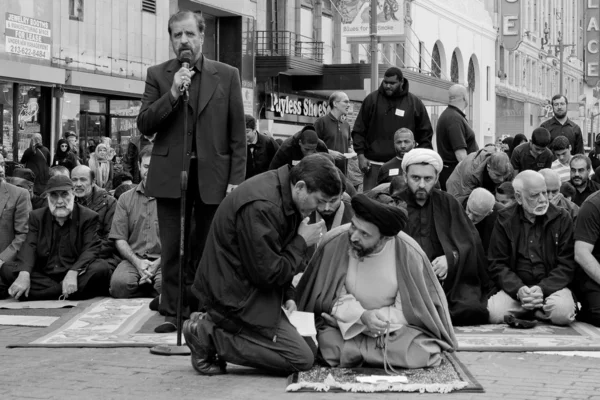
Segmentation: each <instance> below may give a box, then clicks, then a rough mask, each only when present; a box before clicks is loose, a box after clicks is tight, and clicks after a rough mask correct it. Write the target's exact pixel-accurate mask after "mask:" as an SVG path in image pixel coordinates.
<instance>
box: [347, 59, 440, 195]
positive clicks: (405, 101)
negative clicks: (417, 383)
mask: <svg viewBox="0 0 600 400" xmlns="http://www.w3.org/2000/svg"><path fill="white" fill-rule="evenodd" d="M400 128H408V129H410V130H411V131H412V132H413V134H414V137H415V141H416V142H417V143H416V147H419V148H426V149H431V148H432V144H431V138H432V137H433V128H432V127H431V121H430V120H429V114H428V113H427V109H426V108H425V105H424V104H423V102H422V101H421V100H420V99H419V98H418V97H417V96H415V95H414V94H412V93H410V92H409V86H408V80H406V78H404V76H403V74H402V71H401V70H400V69H399V68H396V67H391V68H389V69H388V70H387V71H386V72H385V75H384V77H383V82H381V86H380V87H379V89H378V90H376V91H375V92H372V93H371V94H369V95H368V96H367V97H365V99H364V101H363V103H362V105H361V107H360V111H359V112H358V116H357V117H356V121H355V122H354V127H353V129H352V141H353V142H354V151H356V153H358V164H359V168H360V170H361V171H362V173H363V174H365V177H364V187H363V190H364V191H367V190H369V189H372V188H373V187H374V186H375V183H376V182H377V174H378V173H379V167H380V166H381V165H382V164H383V163H385V162H386V161H388V160H390V159H392V158H393V157H394V156H395V152H394V133H395V132H396V131H397V130H398V129H400Z"/></svg>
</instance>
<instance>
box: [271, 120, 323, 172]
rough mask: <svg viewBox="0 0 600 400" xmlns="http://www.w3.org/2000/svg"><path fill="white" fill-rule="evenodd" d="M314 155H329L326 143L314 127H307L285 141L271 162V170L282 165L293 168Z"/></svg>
mask: <svg viewBox="0 0 600 400" xmlns="http://www.w3.org/2000/svg"><path fill="white" fill-rule="evenodd" d="M314 153H329V150H328V149H327V146H326V145H325V142H323V141H322V140H321V139H319V137H318V136H317V132H315V129H314V127H313V126H312V125H307V126H305V127H304V128H302V130H301V131H300V132H297V133H295V134H294V136H291V137H289V138H287V139H286V140H284V141H283V143H282V144H281V146H279V149H278V150H277V153H275V156H274V157H273V160H271V164H270V165H269V169H278V168H279V167H281V166H282V165H289V166H290V167H293V166H294V165H296V164H298V163H299V162H300V160H302V158H304V157H306V156H308V155H310V154H314Z"/></svg>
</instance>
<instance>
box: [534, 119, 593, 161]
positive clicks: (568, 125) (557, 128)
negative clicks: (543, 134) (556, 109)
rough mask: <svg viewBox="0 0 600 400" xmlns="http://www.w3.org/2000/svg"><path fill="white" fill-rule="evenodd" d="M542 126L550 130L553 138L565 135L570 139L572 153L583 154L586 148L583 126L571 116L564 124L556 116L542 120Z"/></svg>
mask: <svg viewBox="0 0 600 400" xmlns="http://www.w3.org/2000/svg"><path fill="white" fill-rule="evenodd" d="M540 127H541V128H545V129H547V130H548V132H550V135H551V136H552V140H554V139H555V138H556V137H558V136H564V137H566V138H567V139H569V142H570V143H571V153H572V154H583V151H584V149H583V136H582V134H581V128H580V127H579V125H577V124H576V123H575V122H573V121H571V120H570V119H569V118H567V120H566V121H565V123H564V125H563V124H561V123H560V122H558V120H557V119H556V118H554V117H552V118H550V119H549V120H547V121H544V122H542V124H541V125H540Z"/></svg>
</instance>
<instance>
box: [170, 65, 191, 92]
mask: <svg viewBox="0 0 600 400" xmlns="http://www.w3.org/2000/svg"><path fill="white" fill-rule="evenodd" d="M195 73H196V71H190V70H189V69H187V68H185V67H181V68H180V69H179V71H177V72H176V73H175V76H174V77H173V84H172V85H171V94H172V95H173V97H175V98H176V99H178V98H179V95H180V94H181V86H182V85H183V84H184V83H187V84H188V87H189V85H190V83H191V82H192V77H193V76H194V74H195Z"/></svg>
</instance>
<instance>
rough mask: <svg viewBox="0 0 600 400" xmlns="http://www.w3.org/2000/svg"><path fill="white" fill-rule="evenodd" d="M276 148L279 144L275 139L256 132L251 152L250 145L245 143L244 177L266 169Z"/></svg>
mask: <svg viewBox="0 0 600 400" xmlns="http://www.w3.org/2000/svg"><path fill="white" fill-rule="evenodd" d="M278 149H279V145H278V144H277V142H276V141H275V139H273V138H272V137H269V136H267V135H263V134H262V133H257V134H256V144H254V152H253V153H250V145H247V154H246V179H249V178H252V177H253V176H255V175H258V174H262V173H263V172H266V171H268V170H269V165H270V164H271V161H272V160H273V157H275V154H276V153H277V150H278Z"/></svg>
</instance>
